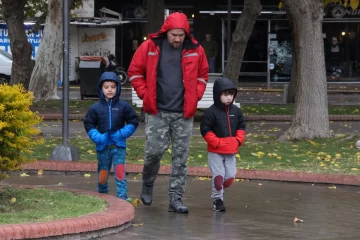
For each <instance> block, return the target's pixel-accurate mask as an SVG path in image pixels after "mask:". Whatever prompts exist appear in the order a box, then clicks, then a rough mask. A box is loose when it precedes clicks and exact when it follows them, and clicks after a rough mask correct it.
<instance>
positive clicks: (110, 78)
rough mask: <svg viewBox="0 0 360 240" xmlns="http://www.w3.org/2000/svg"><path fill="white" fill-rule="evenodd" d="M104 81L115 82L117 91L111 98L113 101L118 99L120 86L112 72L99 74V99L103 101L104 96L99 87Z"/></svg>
mask: <svg viewBox="0 0 360 240" xmlns="http://www.w3.org/2000/svg"><path fill="white" fill-rule="evenodd" d="M104 81H114V82H116V85H117V91H116V95H115V96H114V97H113V100H115V99H119V97H120V93H121V84H120V81H119V78H118V76H117V75H116V74H115V73H114V72H104V73H103V74H101V76H100V79H99V97H100V99H105V96H104V94H103V92H102V89H101V85H102V83H103V82H104Z"/></svg>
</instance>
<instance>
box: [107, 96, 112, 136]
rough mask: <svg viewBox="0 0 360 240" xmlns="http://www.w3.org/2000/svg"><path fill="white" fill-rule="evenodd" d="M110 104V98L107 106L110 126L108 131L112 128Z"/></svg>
mask: <svg viewBox="0 0 360 240" xmlns="http://www.w3.org/2000/svg"><path fill="white" fill-rule="evenodd" d="M111 104H112V99H111V100H110V102H109V103H108V107H109V126H110V129H109V130H110V131H111V129H112V126H111Z"/></svg>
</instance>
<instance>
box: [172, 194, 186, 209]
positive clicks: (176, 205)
mask: <svg viewBox="0 0 360 240" xmlns="http://www.w3.org/2000/svg"><path fill="white" fill-rule="evenodd" d="M169 212H176V213H189V210H188V209H187V207H185V206H184V204H183V202H182V200H181V197H180V196H178V195H175V196H174V197H172V198H171V199H170V204H169Z"/></svg>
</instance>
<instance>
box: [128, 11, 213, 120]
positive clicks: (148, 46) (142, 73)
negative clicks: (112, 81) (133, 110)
mask: <svg viewBox="0 0 360 240" xmlns="http://www.w3.org/2000/svg"><path fill="white" fill-rule="evenodd" d="M176 28H182V29H184V30H185V33H186V37H185V40H184V42H183V50H182V53H181V59H182V60H181V61H182V72H183V82H184V88H185V96H184V117H185V118H191V117H193V116H194V115H195V113H196V109H197V103H198V101H199V100H200V99H201V98H202V96H203V95H204V92H205V88H206V83H207V81H208V69H209V66H208V62H207V59H206V56H205V52H204V49H203V48H202V47H201V45H200V44H199V43H198V42H197V41H196V40H195V39H194V38H193V37H192V36H191V35H190V26H189V22H188V19H187V17H186V15H185V14H183V13H178V12H176V13H173V14H171V15H169V16H168V17H167V19H166V20H165V22H164V24H163V25H162V27H161V28H160V30H159V31H158V32H157V33H155V34H149V39H148V40H146V41H145V42H143V43H142V44H141V45H140V47H139V48H138V49H137V50H136V52H135V54H134V56H133V59H132V61H131V63H130V66H129V69H128V75H129V81H130V82H131V85H132V86H133V87H134V89H135V91H136V94H137V95H138V97H139V98H140V99H142V100H143V110H144V112H146V113H149V114H153V115H156V114H158V109H157V104H156V81H157V65H158V63H159V56H160V46H159V45H160V40H161V38H163V37H164V34H165V33H166V32H167V31H169V30H172V29H176ZM165 37H166V35H165Z"/></svg>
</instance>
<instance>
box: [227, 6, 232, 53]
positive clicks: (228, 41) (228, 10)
mask: <svg viewBox="0 0 360 240" xmlns="http://www.w3.org/2000/svg"><path fill="white" fill-rule="evenodd" d="M226 30H227V33H226V52H227V54H226V60H228V59H229V53H230V45H231V0H228V1H227V28H226Z"/></svg>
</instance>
